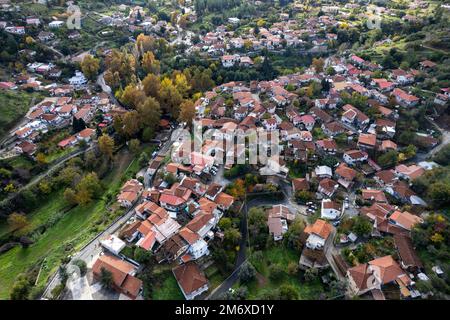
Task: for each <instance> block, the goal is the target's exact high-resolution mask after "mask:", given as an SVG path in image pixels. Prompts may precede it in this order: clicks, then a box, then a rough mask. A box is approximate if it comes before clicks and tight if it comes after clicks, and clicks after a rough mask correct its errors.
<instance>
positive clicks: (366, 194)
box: [361, 189, 388, 203]
mask: <svg viewBox="0 0 450 320" xmlns="http://www.w3.org/2000/svg"><path fill="white" fill-rule="evenodd" d="M361 197H362V198H363V200H364V201H371V202H384V203H387V202H388V201H387V199H386V195H385V194H384V192H383V191H382V190H375V189H363V190H361Z"/></svg>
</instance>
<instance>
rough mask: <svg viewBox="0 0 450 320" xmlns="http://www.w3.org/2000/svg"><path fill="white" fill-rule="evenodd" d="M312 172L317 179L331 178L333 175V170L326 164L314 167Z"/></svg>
mask: <svg viewBox="0 0 450 320" xmlns="http://www.w3.org/2000/svg"><path fill="white" fill-rule="evenodd" d="M314 173H315V174H316V176H317V177H318V178H319V179H323V178H331V177H332V176H333V171H332V170H331V168H330V167H328V166H318V167H316V168H315V169H314Z"/></svg>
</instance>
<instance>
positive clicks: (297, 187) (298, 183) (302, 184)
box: [292, 178, 309, 193]
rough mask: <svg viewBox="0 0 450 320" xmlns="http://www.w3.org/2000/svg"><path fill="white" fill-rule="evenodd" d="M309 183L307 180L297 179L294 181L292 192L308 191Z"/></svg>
mask: <svg viewBox="0 0 450 320" xmlns="http://www.w3.org/2000/svg"><path fill="white" fill-rule="evenodd" d="M308 190H309V182H308V180H307V179H305V178H295V179H292V191H293V192H294V193H297V192H299V191H308Z"/></svg>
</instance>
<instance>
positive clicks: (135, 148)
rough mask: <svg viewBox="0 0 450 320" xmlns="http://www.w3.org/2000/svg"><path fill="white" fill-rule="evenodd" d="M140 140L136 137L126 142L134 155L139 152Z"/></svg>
mask: <svg viewBox="0 0 450 320" xmlns="http://www.w3.org/2000/svg"><path fill="white" fill-rule="evenodd" d="M140 145H141V142H140V141H139V140H138V139H131V140H130V141H129V142H128V148H129V149H130V151H131V153H133V154H134V155H136V154H137V153H138V152H139V149H140Z"/></svg>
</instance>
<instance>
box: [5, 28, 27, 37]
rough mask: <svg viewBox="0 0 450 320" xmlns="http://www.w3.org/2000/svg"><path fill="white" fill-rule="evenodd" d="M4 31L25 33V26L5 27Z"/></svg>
mask: <svg viewBox="0 0 450 320" xmlns="http://www.w3.org/2000/svg"><path fill="white" fill-rule="evenodd" d="M5 31H6V32H9V33H12V34H17V35H23V34H25V27H23V26H12V27H6V28H5Z"/></svg>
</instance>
